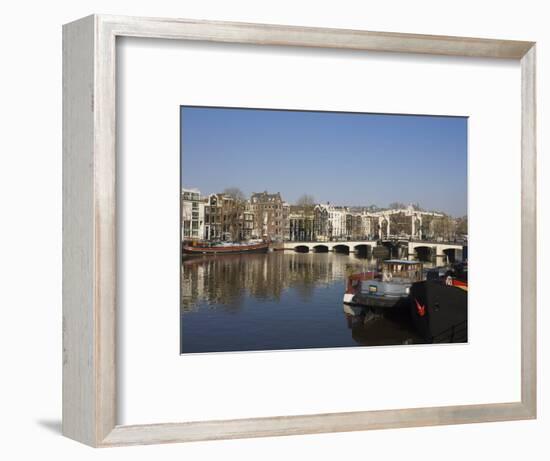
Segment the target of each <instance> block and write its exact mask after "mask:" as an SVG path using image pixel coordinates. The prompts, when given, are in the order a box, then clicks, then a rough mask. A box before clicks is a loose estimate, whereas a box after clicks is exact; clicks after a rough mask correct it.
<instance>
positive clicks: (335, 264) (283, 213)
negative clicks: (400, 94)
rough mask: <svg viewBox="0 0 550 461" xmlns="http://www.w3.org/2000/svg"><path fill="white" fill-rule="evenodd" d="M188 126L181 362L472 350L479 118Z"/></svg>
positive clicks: (233, 120)
mask: <svg viewBox="0 0 550 461" xmlns="http://www.w3.org/2000/svg"><path fill="white" fill-rule="evenodd" d="M180 120H181V121H180V123H181V126H180V145H181V151H180V155H181V179H180V189H181V197H180V204H181V206H180V235H181V246H180V250H181V255H180V259H181V273H180V276H181V288H180V301H181V302H180V353H182V354H190V353H204V352H237V351H268V350H288V349H311V348H337V347H366V346H399V345H409V344H436V343H464V342H467V341H468V213H467V209H468V203H467V202H468V191H467V184H468V182H467V167H468V150H467V137H468V119H467V117H458V116H437V115H433V116H432V115H394V114H377V113H352V112H327V111H301V110H280V109H277V110H274V109H252V108H224V107H197V106H181V107H180Z"/></svg>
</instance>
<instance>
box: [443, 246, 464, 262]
mask: <svg viewBox="0 0 550 461" xmlns="http://www.w3.org/2000/svg"><path fill="white" fill-rule="evenodd" d="M458 253H459V250H458V248H445V249H444V250H443V254H444V255H445V256H447V260H448V261H449V262H451V263H454V262H456V261H458V259H459V254H458ZM460 253H462V251H460Z"/></svg>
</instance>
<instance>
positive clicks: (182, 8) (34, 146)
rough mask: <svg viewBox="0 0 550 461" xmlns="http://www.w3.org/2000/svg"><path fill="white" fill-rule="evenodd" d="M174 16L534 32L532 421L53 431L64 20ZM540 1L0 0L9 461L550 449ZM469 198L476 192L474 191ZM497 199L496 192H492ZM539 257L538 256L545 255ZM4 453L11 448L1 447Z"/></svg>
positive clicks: (494, 33)
mask: <svg viewBox="0 0 550 461" xmlns="http://www.w3.org/2000/svg"><path fill="white" fill-rule="evenodd" d="M93 12H96V13H109V14H127V15H144V16H171V17H189V18H201V19H218V20H233V21H248V22H265V23H280V24H295V25H308V26H320V27H342V28H357V29H370V30H381V31H397V32H415V33H428V34H447V35H463V36H479V37H488V38H508V39H521V40H535V41H537V42H538V59H539V60H538V80H539V100H538V103H539V105H538V112H539V114H538V115H539V122H538V123H539V175H540V176H539V217H540V220H539V236H540V237H539V256H540V259H539V273H538V274H539V286H540V287H541V289H540V294H539V367H540V368H539V390H540V399H539V419H538V420H537V421H528V422H506V423H495V424H475V425H466V426H448V427H436V428H417V429H399V430H386V431H371V432H357V433H344V434H324V435H312V436H300V437H284V438H273V439H255V440H237V441H222V442H209V443H194V444H187V445H166V446H151V447H133V448H124V449H106V450H95V451H94V450H92V449H88V448H86V447H83V446H81V445H79V444H77V443H76V442H72V441H70V440H67V439H64V438H63V437H61V436H60V433H59V432H60V425H61V422H60V417H61V24H63V23H65V22H68V21H71V20H74V19H76V18H78V17H81V16H84V15H87V14H90V13H93ZM547 18H548V14H547V12H546V11H545V2H540V1H539V2H537V1H530V0H523V1H522V2H519V1H516V2H513V3H510V2H508V3H505V2H502V1H500V2H497V1H485V2H479V1H469V0H462V1H460V2H440V1H439V2H438V1H422V0H417V1H414V2H410V1H407V0H398V1H392V2H379V1H346V0H340V1H338V2H334V1H331V2H320V1H317V2H313V1H312V2H306V1H302V2H298V1H297V0H294V1H283V0H279V1H277V2H275V1H269V2H254V1H245V0H232V1H230V2H228V1H214V0H212V1H210V0H202V1H200V2H199V1H194V2H191V1H189V2H169V1H166V0H156V1H155V2H152V1H151V0H149V1H143V0H134V1H129V0H125V1H122V0H119V1H114V0H111V1H106V0H95V1H93V2H92V1H90V0H83V1H80V2H69V1H64V0H63V1H58V2H55V3H52V2H38V1H25V0H21V1H19V2H17V3H16V2H11V3H9V4H4V5H3V8H2V19H3V21H2V26H1V27H0V34H1V35H0V47H1V51H2V57H3V60H2V68H1V72H0V79H1V83H2V84H1V85H0V110H1V112H0V114H1V117H2V118H1V122H2V124H1V126H2V130H1V131H0V159H1V160H0V162H1V164H0V200H1V202H0V204H1V208H0V210H1V211H2V214H1V216H2V221H1V225H0V307H1V309H2V317H1V322H0V346H1V348H2V349H1V350H2V352H1V357H2V359H1V360H2V361H1V368H0V370H1V371H0V373H1V378H0V383H1V384H0V389H1V390H2V392H1V393H0V430H1V433H2V435H3V437H2V444H1V445H0V452H1V453H2V455H1V457H2V458H4V459H20V458H21V459H23V458H31V457H35V458H36V457H40V458H44V457H47V458H52V459H55V458H68V459H70V458H76V457H78V458H79V459H82V460H85V459H105V460H107V459H113V460H115V459H119V458H121V457H129V458H130V457H131V458H132V459H134V460H136V459H150V458H151V457H157V458H160V457H162V459H182V458H186V459H239V460H243V459H258V458H260V459H267V460H269V459H273V460H275V459H281V458H285V457H286V458H288V457H290V458H291V459H307V458H314V459H318V460H322V459H333V458H336V457H338V458H348V457H361V458H367V457H369V458H372V459H385V458H391V459H406V460H407V461H412V460H417V459H418V460H420V459H422V460H429V459H441V458H445V459H447V460H455V459H456V460H463V459H468V458H471V459H483V458H492V459H503V460H508V459H509V460H512V459H519V458H524V459H529V460H543V459H544V460H545V459H548V457H549V455H550V442H548V440H549V438H548V434H549V433H550V432H549V431H550V414H549V413H550V404H549V403H548V400H547V399H546V393H545V385H546V375H547V371H548V369H549V365H548V362H547V360H546V357H547V351H548V348H549V347H550V343H549V342H548V339H547V338H546V337H545V331H549V327H550V320H549V319H550V317H549V316H548V315H547V314H546V313H545V312H544V311H545V309H544V306H545V305H546V304H548V300H549V296H548V294H547V292H546V291H545V283H544V282H545V280H546V279H547V278H548V276H550V269H549V268H550V265H549V264H548V262H547V261H548V259H549V258H550V251H549V248H550V247H549V245H548V243H547V241H546V242H545V241H544V240H543V239H542V236H543V235H544V234H545V233H546V234H548V230H547V229H548V224H549V213H548V209H547V208H546V207H545V203H546V202H545V201H544V199H543V197H544V196H548V194H549V193H550V186H549V183H550V172H549V171H548V161H547V160H546V158H545V155H544V150H543V148H544V146H545V145H546V143H545V141H548V140H549V137H550V136H549V134H548V131H545V111H547V110H550V109H549V108H550V96H549V93H548V91H546V85H545V81H548V80H549V78H550V51H548V50H549V49H550V48H548V46H547V45H548V44H550V29H548V24H547ZM471 199H472V200H475V197H472V198H471ZM495 199H496V200H498V198H495ZM544 259H545V260H546V261H545V262H543V260H544ZM4 452H5V453H4Z"/></svg>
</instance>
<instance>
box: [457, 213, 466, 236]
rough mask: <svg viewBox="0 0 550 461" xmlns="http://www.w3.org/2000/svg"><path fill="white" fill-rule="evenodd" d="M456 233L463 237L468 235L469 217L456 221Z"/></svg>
mask: <svg viewBox="0 0 550 461" xmlns="http://www.w3.org/2000/svg"><path fill="white" fill-rule="evenodd" d="M456 233H457V234H458V235H462V236H464V235H467V234H468V216H462V217H461V218H457V219H456Z"/></svg>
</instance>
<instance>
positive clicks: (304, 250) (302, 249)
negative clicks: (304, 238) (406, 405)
mask: <svg viewBox="0 0 550 461" xmlns="http://www.w3.org/2000/svg"><path fill="white" fill-rule="evenodd" d="M294 251H295V252H296V253H309V247H308V246H307V245H296V246H295V247H294Z"/></svg>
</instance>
